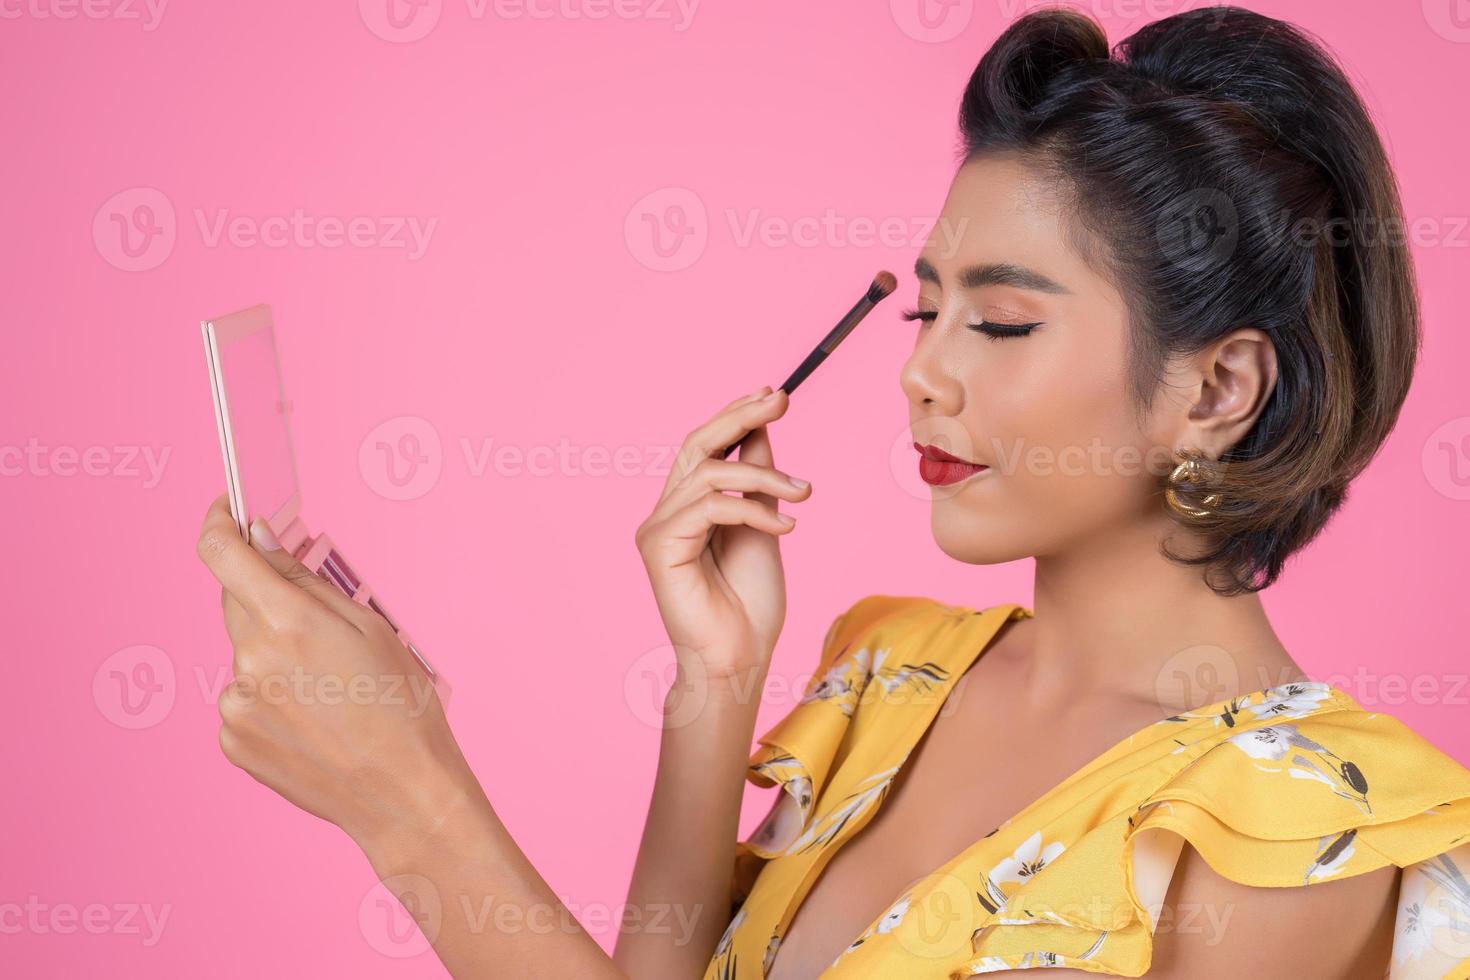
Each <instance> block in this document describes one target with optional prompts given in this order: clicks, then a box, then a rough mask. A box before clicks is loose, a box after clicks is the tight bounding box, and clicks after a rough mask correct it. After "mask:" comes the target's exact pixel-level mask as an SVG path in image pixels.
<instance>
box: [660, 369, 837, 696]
mask: <svg viewBox="0 0 1470 980" xmlns="http://www.w3.org/2000/svg"><path fill="white" fill-rule="evenodd" d="M789 404H790V402H789V396H788V395H787V394H786V392H784V391H782V390H780V389H777V390H776V391H774V392H772V391H771V390H770V388H769V386H766V387H762V388H760V389H759V390H758V391H756V392H754V393H753V394H750V395H746V396H745V397H743V398H737V399H736V400H735V401H733V402H731V403H730V404H729V405H726V406H725V407H724V408H723V409H722V410H721V411H720V412H718V413H717V414H716V415H715V416H714V417H713V418H711V419H709V421H707V422H705V423H704V424H703V425H701V426H699V428H697V429H695V430H694V431H693V432H691V433H689V435H688V437H687V438H685V440H684V444H683V446H681V447H680V450H679V455H678V458H677V459H676V460H675V462H674V466H673V469H672V470H671V471H670V473H669V478H668V481H667V482H666V483H665V485H664V488H663V493H662V495H661V496H660V497H659V500H658V503H657V505H655V507H654V508H653V513H651V514H649V515H648V517H647V519H645V520H644V521H643V523H642V524H640V525H639V526H638V533H637V536H636V540H637V542H638V551H639V553H640V554H641V555H642V556H643V564H644V566H645V567H646V568H647V570H648V578H649V581H650V582H651V583H652V585H653V594H654V598H655V599H656V600H657V602H658V609H659V615H660V616H662V617H663V621H664V626H665V628H666V629H667V630H668V634H669V640H670V642H672V643H673V645H674V649H675V651H676V653H677V656H678V659H679V661H680V663H681V665H685V666H687V664H686V658H687V657H691V656H692V657H696V658H698V661H699V666H700V668H702V670H703V672H704V674H705V676H706V678H708V679H711V680H713V679H719V678H730V677H734V676H736V675H738V674H741V673H743V672H745V671H747V670H748V669H750V668H751V667H756V666H759V667H761V668H764V666H765V665H766V664H767V663H769V660H770V656H771V651H772V650H773V649H774V648H775V646H776V638H777V637H778V636H779V635H780V633H781V626H782V624H783V623H784V622H785V620H786V580H785V575H784V573H783V572H782V568H781V550H780V544H779V541H778V538H779V536H780V535H783V534H785V533H787V532H788V531H790V530H791V529H792V528H793V527H795V526H796V522H795V519H794V518H791V517H789V516H787V515H783V514H780V513H779V512H778V511H777V509H776V508H777V501H778V500H788V501H793V502H795V501H800V500H805V499H806V498H807V497H808V496H810V495H811V486H810V484H808V483H806V482H805V481H800V480H795V479H793V478H792V477H789V476H787V475H786V474H785V473H782V472H781V471H780V470H777V469H775V468H774V466H773V465H772V463H773V458H772V455H771V441H770V436H769V434H768V433H767V431H766V426H767V425H768V424H769V423H770V422H772V421H774V420H776V419H778V418H780V417H781V416H782V415H784V414H785V413H786V408H787V406H788V405H789ZM746 432H749V433H750V435H748V436H746V438H745V441H744V442H742V443H741V444H740V451H739V455H740V458H739V460H727V459H721V458H720V453H721V451H722V450H723V449H724V448H725V447H726V446H727V445H729V444H730V443H732V442H735V441H736V440H737V439H739V438H740V437H741V435H742V434H744V433H746ZM726 491H732V492H735V493H738V494H740V495H739V496H734V495H732V494H731V493H727V492H726Z"/></svg>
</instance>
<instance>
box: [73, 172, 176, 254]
mask: <svg viewBox="0 0 1470 980" xmlns="http://www.w3.org/2000/svg"><path fill="white" fill-rule="evenodd" d="M177 237H178V220H177V218H176V217H175V215H174V206H173V202H171V201H170V200H169V199H168V196H167V195H166V194H164V193H163V191H160V190H158V189H157V188H156V187H129V188H128V189H127V190H124V191H119V192H117V193H116V194H114V195H112V197H109V198H108V199H107V201H106V202H104V203H103V205H102V206H101V207H100V208H98V209H97V213H96V215H94V216H93V218H92V242H93V244H94V245H96V246H97V253H98V254H99V255H101V256H102V257H103V258H104V259H106V260H107V262H108V263H110V264H111V265H113V266H116V267H117V268H119V269H122V270H123V271H124V272H146V271H148V270H149V269H156V268H157V267H158V266H160V265H162V264H163V262H164V260H165V259H167V258H168V257H169V256H170V255H171V254H173V250H174V241H175V239H176V238H177Z"/></svg>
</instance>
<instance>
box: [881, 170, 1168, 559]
mask: <svg viewBox="0 0 1470 980" xmlns="http://www.w3.org/2000/svg"><path fill="white" fill-rule="evenodd" d="M1033 170H1034V168H1028V167H1027V166H1026V164H1025V162H1024V160H1023V159H1022V158H1019V157H1017V156H1014V155H1000V156H990V157H983V158H977V159H975V160H973V161H971V162H969V163H967V164H965V165H964V166H963V167H962V168H961V169H960V171H959V173H958V174H957V176H956V177H955V180H954V184H953V186H951V188H950V191H949V196H948V197H947V199H946V200H945V203H944V210H943V212H942V215H941V218H940V222H941V224H940V225H939V226H938V228H937V229H936V233H935V234H934V235H933V236H932V239H931V241H930V243H929V245H928V246H927V247H926V248H925V250H924V251H923V253H922V254H921V256H920V259H919V261H918V263H917V266H916V272H917V274H918V277H919V296H918V301H917V303H916V311H917V312H918V313H919V314H920V315H921V317H922V319H920V320H918V321H917V322H916V323H915V327H916V330H917V336H916V339H915V342H914V352H913V354H912V355H911V356H910V357H909V358H908V360H907V361H906V362H905V364H904V367H903V371H902V373H901V376H900V382H901V384H902V387H903V390H904V393H905V395H906V396H907V397H908V400H909V422H910V427H911V430H912V434H913V438H914V441H915V442H916V443H918V444H919V445H921V446H922V445H925V444H929V445H932V446H935V447H938V448H939V449H941V450H944V451H945V452H947V453H949V454H951V455H953V456H956V457H959V458H960V459H963V460H966V461H968V462H971V463H979V464H983V465H984V466H985V467H988V468H986V469H979V470H977V469H975V468H974V467H967V466H963V465H946V464H944V463H942V462H934V463H927V462H925V463H920V462H919V457H920V454H919V453H918V452H916V453H915V460H916V465H919V466H920V469H921V475H922V476H924V478H925V481H926V482H928V483H929V484H930V486H931V495H932V498H933V513H932V521H933V531H934V536H935V539H936V540H937V541H938V543H939V545H940V547H941V548H942V549H943V550H944V551H945V552H946V553H947V554H949V555H951V556H952V557H954V558H958V559H960V560H961V561H967V562H972V563H977V564H992V563H996V562H1004V561H1011V560H1014V559H1017V558H1023V557H1027V556H1032V555H1035V556H1042V555H1047V554H1051V553H1056V552H1057V551H1059V550H1061V549H1063V548H1064V547H1071V546H1075V545H1076V544H1078V543H1079V542H1086V541H1088V540H1096V539H1098V537H1099V535H1102V534H1106V533H1108V532H1110V531H1115V530H1118V529H1120V528H1123V527H1125V526H1139V525H1145V524H1148V523H1151V522H1154V521H1160V520H1161V519H1162V521H1163V522H1167V517H1166V515H1165V514H1164V512H1163V510H1162V505H1161V500H1160V497H1159V489H1160V479H1159V478H1160V475H1161V474H1164V473H1167V472H1168V470H1169V469H1170V467H1171V461H1170V459H1169V450H1170V449H1171V448H1173V446H1174V443H1173V439H1175V438H1178V437H1179V436H1180V435H1182V434H1184V433H1183V432H1182V431H1181V429H1180V428H1179V426H1178V422H1179V420H1181V419H1183V418H1184V417H1185V414H1186V413H1187V405H1184V404H1183V403H1177V404H1176V402H1177V399H1175V398H1170V397H1168V396H1166V395H1161V396H1160V398H1158V399H1155V402H1156V405H1155V411H1154V412H1153V413H1151V415H1150V420H1149V421H1148V423H1147V424H1148V425H1149V426H1150V429H1151V431H1143V430H1141V429H1140V427H1139V423H1138V420H1137V418H1136V416H1135V412H1134V409H1133V404H1132V402H1131V400H1130V388H1129V382H1128V376H1127V372H1126V370H1125V365H1126V360H1125V358H1126V355H1127V351H1128V342H1127V336H1128V322H1127V310H1126V308H1125V306H1124V303H1123V299H1122V297H1121V294H1120V293H1119V292H1118V290H1117V289H1116V288H1115V287H1114V286H1113V284H1112V283H1111V282H1109V281H1108V280H1107V279H1106V278H1104V276H1103V274H1102V273H1101V272H1100V271H1098V270H1094V269H1093V268H1091V267H1090V266H1088V265H1087V264H1086V263H1085V262H1084V261H1083V259H1082V257H1081V256H1080V255H1078V254H1077V252H1076V251H1074V249H1073V248H1072V247H1071V246H1070V245H1069V244H1068V235H1067V228H1068V222H1071V221H1073V220H1076V219H1074V218H1073V217H1072V216H1070V215H1069V214H1066V213H1063V212H1062V210H1061V208H1062V204H1061V203H1060V202H1061V201H1062V199H1061V198H1060V197H1059V196H1058V195H1057V194H1056V192H1055V190H1054V188H1053V187H1051V186H1050V185H1049V184H1048V183H1046V182H1045V179H1044V178H1040V177H1036V176H1033V173H1032V171H1033ZM1028 324H1034V326H1031V327H1029V328H1026V326H1025V325H1028ZM990 325H994V327H992V326H990ZM1007 327H1010V328H1012V329H1011V331H1010V333H1011V334H1012V335H1009V336H998V337H993V336H992V335H991V334H992V333H997V332H1003V331H1005V328H1007ZM1018 327H1019V328H1021V329H1019V330H1018V329H1017V328H1018ZM987 331H989V332H990V333H987ZM1163 390H1164V391H1167V390H1168V389H1167V386H1166V387H1165V388H1164V389H1163ZM1161 526H1162V525H1161Z"/></svg>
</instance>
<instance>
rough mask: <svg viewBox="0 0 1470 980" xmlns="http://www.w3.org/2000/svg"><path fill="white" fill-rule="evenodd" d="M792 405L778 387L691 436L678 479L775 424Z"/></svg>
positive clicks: (677, 466)
mask: <svg viewBox="0 0 1470 980" xmlns="http://www.w3.org/2000/svg"><path fill="white" fill-rule="evenodd" d="M790 404H791V399H790V396H789V395H787V394H786V392H784V391H782V390H781V389H780V388H777V389H776V390H775V391H773V392H771V393H770V394H769V395H766V396H764V397H762V398H757V399H754V400H752V401H748V402H745V403H744V404H741V405H737V406H735V407H734V408H732V409H730V410H729V411H728V412H722V413H721V414H719V415H716V416H715V417H714V418H712V419H710V420H709V421H708V422H706V423H705V424H704V425H702V426H700V427H699V428H697V429H695V430H694V431H693V432H691V433H689V435H688V437H687V438H686V439H685V440H684V445H683V446H681V447H680V449H679V458H678V460H677V461H676V462H675V465H674V472H675V474H677V479H678V480H682V479H683V478H684V476H685V475H687V474H688V472H689V471H690V470H692V469H694V467H695V466H698V465H699V463H700V462H701V461H703V460H705V459H708V458H709V457H711V456H716V455H718V454H719V453H720V451H721V450H723V449H724V448H725V447H726V446H728V445H730V443H732V442H735V441H736V440H738V439H739V438H740V437H741V436H743V435H745V434H746V433H747V432H749V431H750V430H751V429H754V428H757V427H758V426H762V425H766V424H767V423H770V422H774V421H775V420H776V419H778V418H780V417H781V416H782V415H784V414H785V413H786V408H787V406H789V405H790ZM676 482H677V481H676Z"/></svg>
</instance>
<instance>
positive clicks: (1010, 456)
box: [888, 418, 1229, 500]
mask: <svg viewBox="0 0 1470 980" xmlns="http://www.w3.org/2000/svg"><path fill="white" fill-rule="evenodd" d="M926 425H927V428H928V431H927V432H925V433H924V434H923V436H922V437H916V436H915V435H914V432H913V430H912V428H911V427H910V426H908V425H905V426H904V427H903V428H902V429H900V430H899V431H898V432H897V433H896V434H895V435H894V437H893V440H892V442H890V443H889V447H888V466H889V471H890V472H891V473H892V474H893V478H894V482H895V483H897V484H898V486H899V487H900V488H901V489H902V490H903V491H904V492H905V493H907V494H909V495H910V496H912V497H915V498H916V499H919V500H940V499H947V498H949V497H952V496H954V495H956V494H958V493H961V492H962V491H963V489H964V487H965V486H966V483H967V481H960V482H958V483H951V484H935V485H930V484H928V483H925V482H924V480H923V478H922V477H921V475H920V472H919V452H918V450H916V449H915V448H914V444H915V443H919V444H920V445H929V446H933V447H935V448H936V449H940V450H942V451H944V452H946V453H948V454H950V455H951V456H954V457H956V458H958V459H961V460H964V461H966V462H970V463H977V464H979V465H982V466H984V467H986V470H985V471H983V472H981V474H980V475H979V476H978V477H977V478H978V479H988V478H991V477H992V476H1006V475H1014V474H1017V473H1026V474H1029V475H1033V476H1040V477H1050V476H1064V477H1074V476H1087V475H1093V476H1123V477H1130V476H1138V475H1141V474H1144V473H1147V474H1151V475H1153V476H1158V477H1164V476H1167V475H1168V474H1169V473H1170V472H1171V471H1172V470H1173V469H1174V467H1175V466H1176V465H1177V464H1178V460H1177V459H1176V458H1175V454H1174V450H1173V449H1172V448H1171V447H1169V446H1163V445H1157V446H1147V447H1144V446H1136V445H1121V446H1111V445H1107V444H1105V443H1103V441H1102V440H1101V439H1100V438H1098V437H1093V439H1092V440H1091V441H1090V442H1088V443H1087V444H1086V445H1081V444H1069V445H1062V446H1050V445H1046V444H1044V443H1030V442H1028V441H1027V440H1026V439H1025V437H1021V438H1018V439H1015V440H1011V441H1009V442H1008V441H1007V440H1004V439H1001V438H999V437H991V438H990V439H989V440H980V441H978V442H977V440H976V439H975V438H974V437H973V436H972V435H971V434H970V433H969V431H968V430H966V429H965V428H963V427H962V426H961V425H959V423H958V422H955V421H954V420H952V419H943V418H936V419H932V420H930V421H929V422H928V423H926ZM1228 465H1229V464H1228V463H1220V462H1215V463H1212V464H1211V466H1212V469H1213V471H1214V472H1215V473H1216V474H1218V473H1220V472H1223V471H1224V470H1225V468H1226V467H1228ZM992 471H993V472H992Z"/></svg>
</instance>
